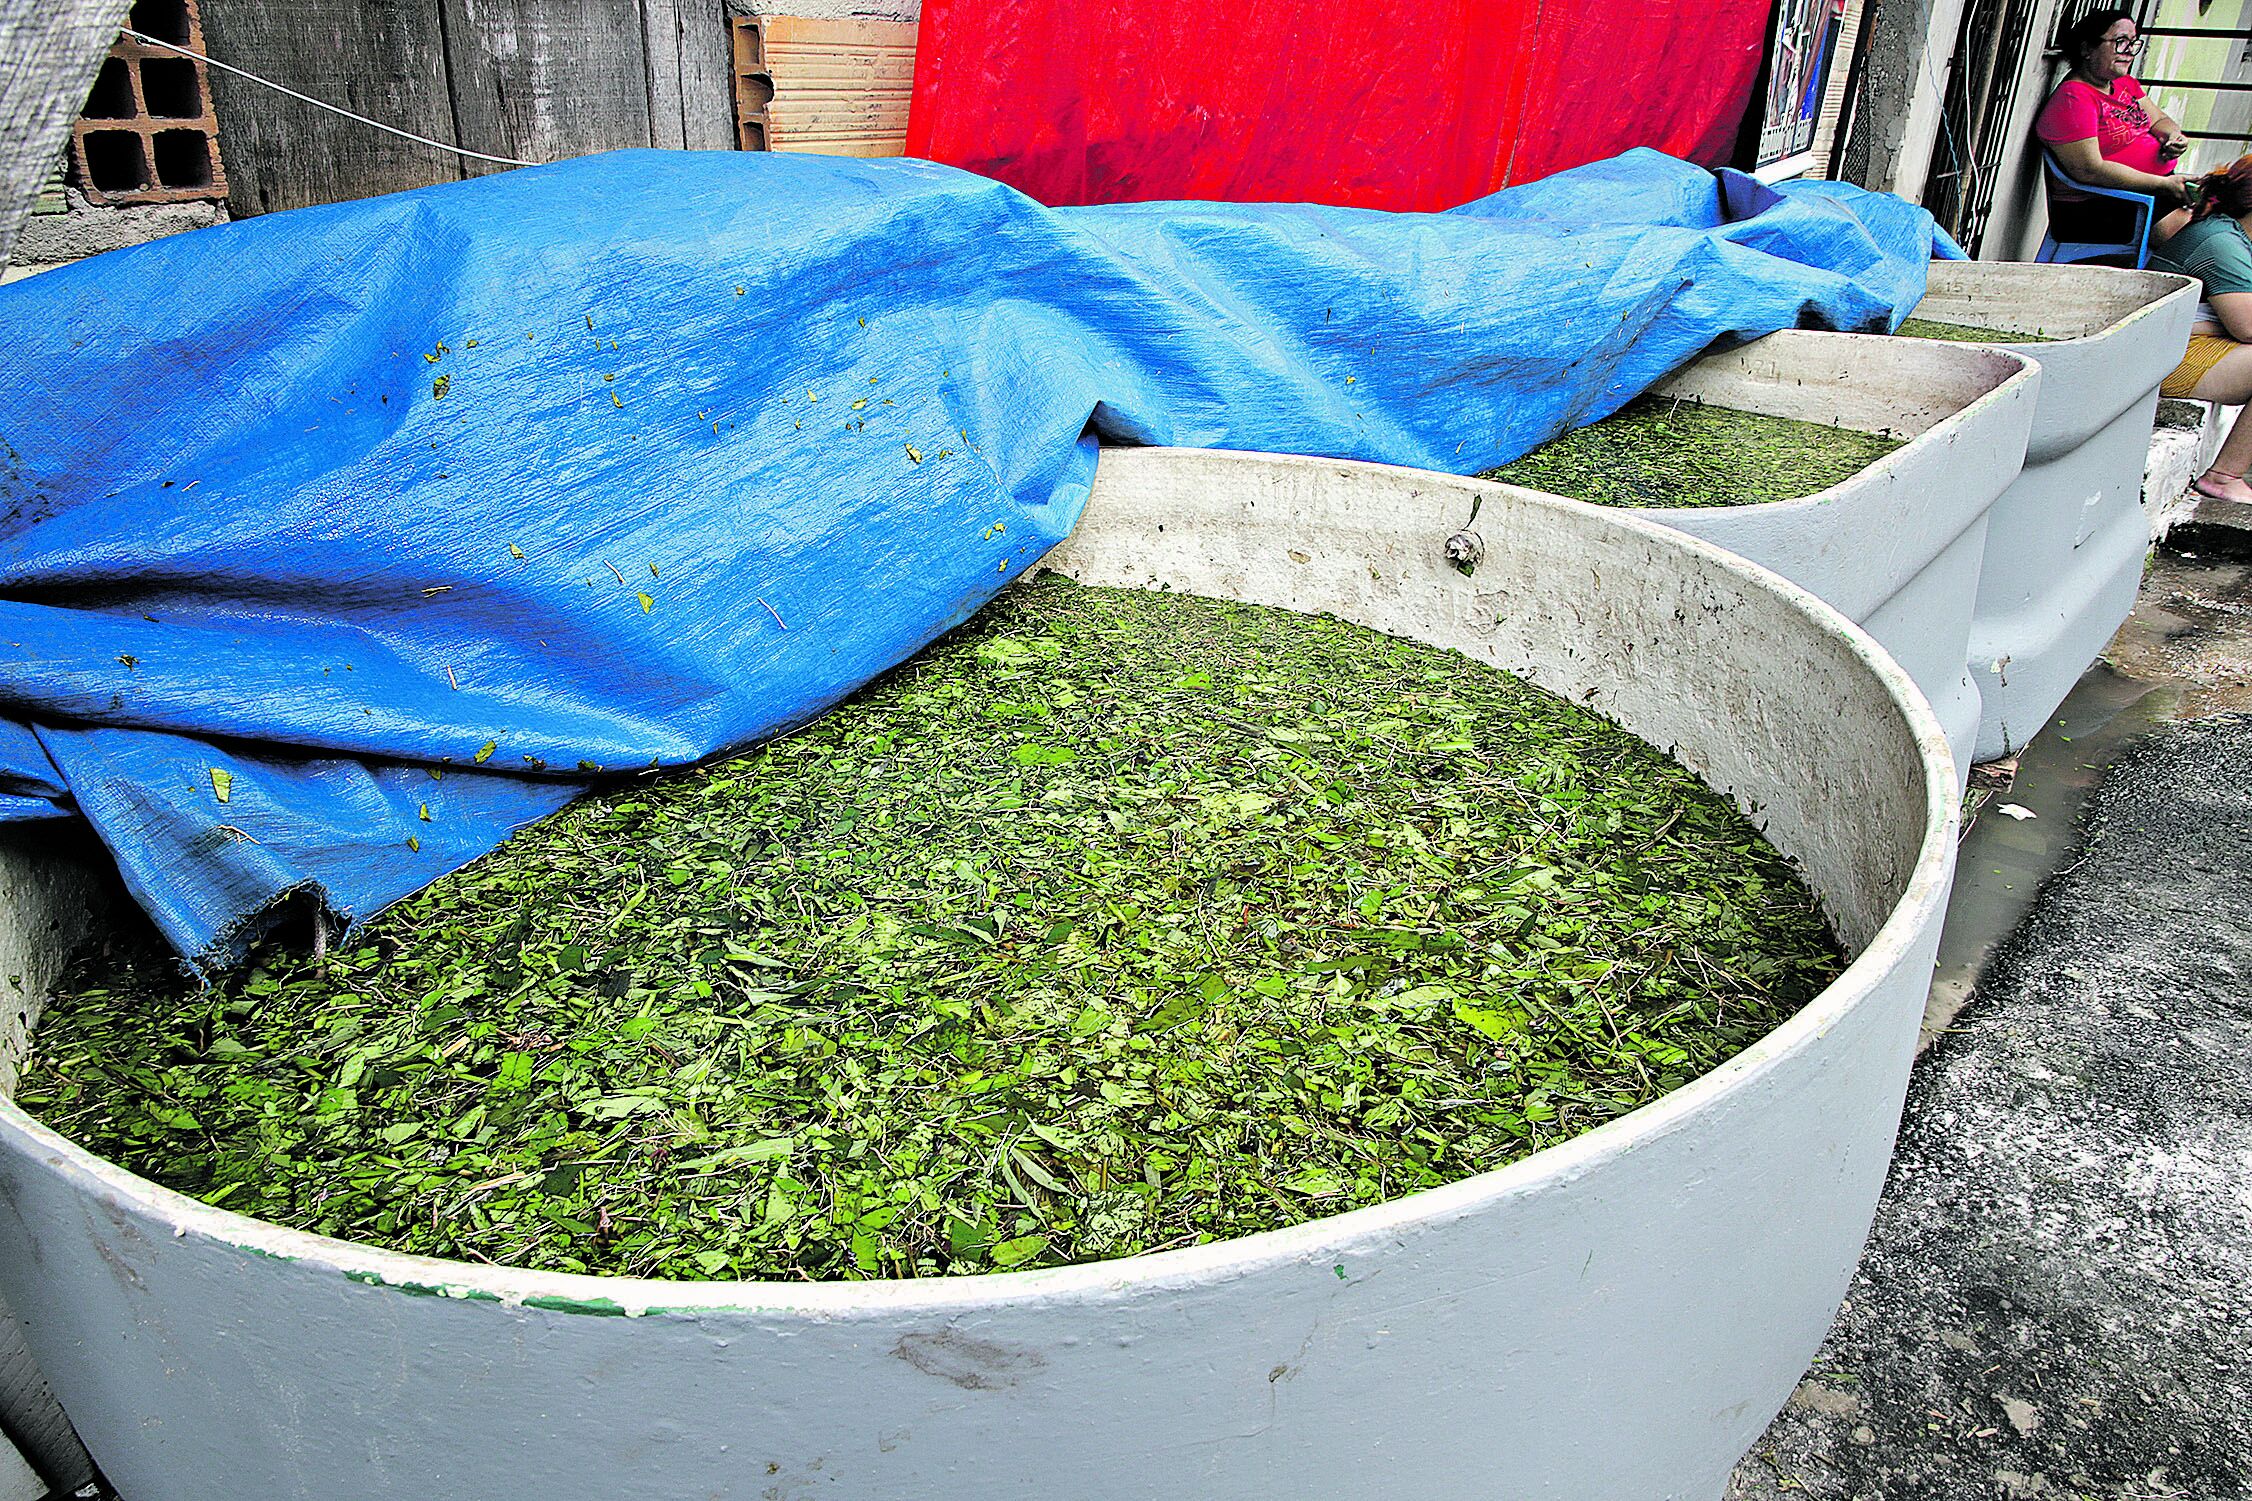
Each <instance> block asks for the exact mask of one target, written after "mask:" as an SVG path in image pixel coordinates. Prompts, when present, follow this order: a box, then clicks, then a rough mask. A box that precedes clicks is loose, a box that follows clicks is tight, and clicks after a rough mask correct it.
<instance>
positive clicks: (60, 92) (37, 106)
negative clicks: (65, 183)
mask: <svg viewBox="0 0 2252 1501" xmlns="http://www.w3.org/2000/svg"><path fill="white" fill-rule="evenodd" d="M125 9H126V0H61V3H48V4H40V5H0V265H4V264H6V262H7V259H8V248H9V247H10V246H11V245H13V244H15V242H16V230H17V228H18V227H19V226H20V225H21V224H22V223H23V217H24V215H25V214H26V213H27V212H29V211H30V208H31V205H32V200H33V199H34V198H35V197H37V196H38V194H39V192H40V189H41V186H42V185H43V184H44V183H45V182H46V181H47V177H48V174H49V173H51V172H52V171H53V170H54V166H55V159H56V157H57V156H58V155H60V154H61V151H62V146H63V142H64V140H65V139H67V138H68V136H69V135H70V122H71V118H72V117H73V116H74V115H76V114H77V113H78V106H79V105H80V104H81V103H83V102H84V100H85V98H86V91H87V90H88V89H89V88H92V87H93V84H94V73H95V70H96V69H98V68H99V67H100V66H101V63H102V55H103V53H104V52H105V51H107V50H108V48H109V44H110V38H111V37H113V36H115V35H116V34H117V27H118V23H119V22H121V21H123V20H124V19H125Z"/></svg>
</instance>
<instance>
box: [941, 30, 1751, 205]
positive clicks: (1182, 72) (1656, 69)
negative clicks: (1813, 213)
mask: <svg viewBox="0 0 2252 1501" xmlns="http://www.w3.org/2000/svg"><path fill="white" fill-rule="evenodd" d="M1767 13H1768V0H1611V3H1609V4H1607V5H1604V6H1600V7H1597V6H1593V5H1585V4H1570V3H1567V4H1560V5H1558V4H1545V3H1544V0H1393V3H1392V4H1389V5H1383V6H1372V5H1362V6H1327V5H1314V4H1307V3H1298V4H1287V3H1278V0H1209V3H1206V4H1201V5H1196V4H1184V3H1180V0H1173V3H1164V4H1159V3H1152V0H1084V3H1079V4H1069V5H1067V4H1062V3H1059V0H924V4H923V19H922V32H921V36H920V39H919V42H918V45H917V50H916V57H915V97H914V108H913V113H912V114H911V115H910V116H909V119H908V127H907V151H908V154H909V155H910V156H921V157H928V158H930V159H932V160H935V161H941V162H949V163H952V164H953V165H956V166H961V167H967V168H969V169H971V170H972V171H975V172H981V173H984V174H985V175H987V176H989V177H997V178H999V179H1000V180H1001V181H1003V182H1006V183H1009V184H1011V185H1012V186H1014V187H1017V188H1020V189H1022V190H1023V191H1025V192H1026V193H1029V194H1031V195H1032V196H1033V197H1034V198H1037V199H1039V200H1040V201H1041V202H1043V203H1049V204H1068V203H1121V202H1132V201H1137V200H1143V199H1154V198H1216V199H1224V200H1230V201H1234V202H1261V201H1285V202H1288V201H1301V202H1314V203H1334V204H1350V205H1356V206H1360V207H1366V208H1385V209H1442V208H1452V207H1453V206H1454V205H1456V204H1458V203H1462V202H1465V201H1467V200H1469V199H1471V198H1475V197H1478V196H1479V195H1481V194H1484V193H1489V192H1491V191H1493V190H1494V189H1496V188H1500V187H1505V186H1507V185H1509V184H1510V183H1515V182H1524V181H1527V180H1529V179H1531V178H1535V177H1544V176H1546V175H1548V174H1549V173H1551V172H1557V171H1561V170H1563V169H1564V168H1566V167H1574V166H1578V165H1579V164H1581V163H1582V162H1589V161H1594V160H1596V159H1597V158H1599V157H1605V156H1611V155H1615V154H1616V153H1618V152H1621V151H1624V150H1626V149H1627V148H1629V147H1632V146H1654V147H1656V148H1657V149H1658V150H1660V151H1665V152H1668V153H1670V154H1672V155H1675V156H1681V157H1686V158H1688V159H1690V160H1692V161H1698V162H1703V163H1706V164H1708V165H1719V164H1721V163H1723V162H1725V161H1726V159H1727V157H1728V154H1729V151H1730V149H1731V147H1732V146H1733V145H1734V143H1735V138H1736V128H1737V125H1738V123H1739V122H1740V121H1741V120H1742V118H1743V114H1744V111H1745V108H1746V106H1747V105H1748V104H1749V103H1750V102H1751V92H1752V85H1753V83H1754V81H1755V80H1756V78H1757V76H1758V73H1759V61H1760V49H1761V44H1762V42H1763V41H1764V39H1765V34H1766V27H1767Z"/></svg>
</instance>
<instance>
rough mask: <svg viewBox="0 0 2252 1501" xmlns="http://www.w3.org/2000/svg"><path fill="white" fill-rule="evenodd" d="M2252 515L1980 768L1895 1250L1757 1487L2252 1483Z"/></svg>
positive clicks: (2051, 1491)
mask: <svg viewBox="0 0 2252 1501" xmlns="http://www.w3.org/2000/svg"><path fill="white" fill-rule="evenodd" d="M2233 519H2234V518H2228V517H2223V518H2220V521H2221V523H2223V524H2222V525H2221V533H2222V535H2213V534H2209V533H2189V534H2186V535H2183V536H2181V540H2182V541H2183V542H2187V543H2190V544H2192V546H2193V548H2194V550H2195V551H2196V555H2195V556H2183V555H2181V554H2179V553H2169V552H2161V553H2160V554H2158V555H2157V558H2156V560H2155V562H2154V564H2153V567H2152V569H2151V571H2150V574H2149V575H2148V577H2147V578H2146V581H2145V586H2144V590H2143V596H2142V599H2141V601H2140V603H2139V604H2138V607H2137V610H2136V614H2135V617H2134V618H2133V619H2132V620H2130V621H2129V623H2128V625H2127V626H2126V627H2125V628H2124V629H2122V631H2121V632H2120V633H2119V636H2118V637H2117V638H2116V639H2115V640H2114V641H2113V643H2112V646H2111V648H2110V650H2109V651H2108V652H2107V661H2106V663H2105V664H2103V665H2101V666H2099V667H2098V668H2097V669H2096V670H2095V671H2093V672H2091V673H2090V674H2089V676H2088V677H2087V678H2086V679H2084V680H2083V681H2082V683H2081V685H2080V687H2079V688H2078V689H2077V690H2076V691H2075V693H2074V694H2073V696H2072V697H2071V698H2070V699H2068V700H2067V701H2066V703H2065V704H2064V706H2063V707H2062V708H2061V709H2060V710H2059V713H2058V717H2057V720H2056V721H2055V722H2054V723H2053V724H2052V725H2051V727H2050V729H2049V730H2048V732H2046V733H2045V734H2043V735H2042V736H2040V737H2038V738H2037V739H2036V740H2035V741H2034V742H2033V744H2032V745H2031V746H2029V747H2028V748H2027V750H2026V752H2025V754H2024V755H2023V756H2022V757H2021V758H2020V759H2019V761H2018V763H2017V764H2016V765H2015V766H2014V768H1999V769H1996V770H1994V771H1993V772H1990V773H1988V774H1985V775H1982V777H1981V781H1982V782H1983V783H1984V784H1985V788H1984V790H1983V794H1982V796H1981V799H1980V808H1979V817H1978V818H1977V821H1976V823H1975V824H1974V825H1973V826H1972V829H1971V832H1970V833H1969V835H1968V836H1967V837H1966V838H1965V841H1964V844H1963V858H1962V864H1961V868H1960V872H1959V874H1958V876H1957V882H1956V890H1955V897H1954V901H1953V903H1952V904H1951V906H1950V909H1949V914H1948V927H1947V934H1946V938H1945V940H1944V942H1943V944H1942V949H1941V956H1940V971H1939V974H1938V976H1937V979H1936V983H1935V985H1934V987H1933V1004H1932V1008H1931V1012H1930V1015H1929V1017H1928V1018H1927V1029H1926V1048H1925V1051H1924V1053H1923V1055H1922V1056H1921V1058H1920V1059H1919V1060H1918V1063H1917V1067H1916V1072H1915V1076H1914V1079H1913V1082H1912V1083H1911V1086H1910V1092H1909V1099H1908V1105H1907V1110H1906V1115H1905V1119H1904V1121H1903V1125H1902V1132H1901V1139H1900V1146H1899V1150H1898V1152H1897V1154H1896V1157H1895V1161H1894V1165H1893V1170H1892V1174H1891V1177H1890V1179H1889V1180H1888V1182H1887V1186H1886V1192H1885V1199H1884V1202H1883V1204H1882V1205H1881V1207H1880V1208H1879V1210H1878V1215H1877V1222H1876V1225H1875V1227H1874V1229H1873V1231H1872V1233H1871V1238H1870V1244H1869V1249H1868V1252H1867V1254H1866V1255H1865V1257H1864V1258H1863V1261H1862V1265H1861V1268H1860V1271H1859V1273H1858V1275H1857V1276H1856V1279H1855V1282H1854V1285H1853V1288H1852V1290H1851V1292H1850V1293H1849V1294H1848V1297H1847V1302H1846V1305H1845V1307H1844V1308H1843V1309H1842V1310H1841V1312H1840V1315H1839V1318H1838V1321H1837V1323H1836V1325H1835V1326H1834V1328H1833V1329H1832V1331H1831V1335H1830V1338H1829V1340H1828V1342H1827V1343H1826V1344H1825V1345H1824V1346H1823V1349H1822V1351H1821V1353H1820V1354H1819V1355H1818V1356H1817V1357H1816V1360H1815V1362H1814V1366H1813V1369H1812V1370H1811V1371H1810V1373H1809V1374H1808V1376H1807V1379H1806V1380H1805V1381H1804V1382H1803V1383H1802V1384H1801V1386H1800V1387H1799V1390H1798V1392H1797V1394H1796V1395H1795V1396H1794V1397H1793V1398H1792V1401H1791V1404H1790V1406H1789V1407H1788V1408H1786V1409H1785V1411H1784V1412H1783V1414H1782V1415H1781V1416H1780V1417H1779V1418H1777V1419H1776V1421H1775V1423H1774V1424H1773V1426H1772V1427H1770V1429H1769V1430H1768V1432H1767V1434H1766V1435H1765V1436H1764V1437H1763V1438H1762V1439H1761V1441H1760V1442H1759V1443H1758V1444H1757V1445H1755V1446H1754V1448H1753V1450H1752V1452H1751V1453H1750V1455H1749V1456H1747V1458H1746V1459H1745V1461H1744V1463H1743V1464H1742V1465H1741V1466H1740V1467H1739V1468H1738V1471H1737V1474H1736V1477H1735V1480H1734V1482H1733V1484H1732V1485H1731V1486H1730V1489H1729V1497H1730V1501H1755V1498H1756V1501H1766V1498H1782V1497H1804V1498H1838V1501H1957V1498H1960V1501H1972V1498H1977V1501H1997V1498H1998V1501H2034V1498H2045V1501H2046V1498H2053V1501H2068V1498H2089V1501H2097V1498H2100V1501H2241V1498H2246V1497H2252V1332H2247V1331H2252V1315H2248V1314H2247V1312H2246V1310H2245V1308H2244V1304H2245V1302H2246V1301H2247V1299H2248V1297H2252V1187H2248V1186H2252V712H2247V711H2252V566H2248V565H2247V563H2246V562H2245V561H2242V560H2241V559H2242V558H2246V557H2252V546H2243V548H2242V551H2241V552H2240V551H2239V547H2240V545H2242V544H2244V543H2252V521H2248V522H2247V524H2246V526H2245V528H2244V529H2243V530H2241V531H2238V532H2236V533H2235V534H2234V536H2233V538H2232V536H2230V535H2227V533H2229V532H2230V527H2229V526H2228V525H2227V524H2226V523H2228V522H2230V521H2232V520H2233ZM2011 810H2014V811H2015V813H2017V814H2031V815H2033V816H2031V817H2019V816H2013V813H2012V811H2011Z"/></svg>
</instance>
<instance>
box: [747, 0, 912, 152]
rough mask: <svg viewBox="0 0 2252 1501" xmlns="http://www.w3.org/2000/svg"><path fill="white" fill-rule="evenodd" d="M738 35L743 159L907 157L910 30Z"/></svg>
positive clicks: (772, 20) (857, 24) (800, 27)
mask: <svg viewBox="0 0 2252 1501" xmlns="http://www.w3.org/2000/svg"><path fill="white" fill-rule="evenodd" d="M734 26H735V36H734V53H735V59H734V64H735V114H736V122H737V128H738V130H739V131H740V133H741V144H742V146H743V148H744V149H745V150H748V151H759V150H765V151H813V152H823V153H827V154H829V155H832V156H898V155H900V154H902V153H903V152H905V151H906V149H907V104H908V99H909V97H910V96H911V95H912V94H913V93H914V84H915V32H916V27H915V23H914V22H912V21H868V20H821V19H812V18H808V17H802V16H749V17H738V18H737V19H736V20H735V22H734Z"/></svg>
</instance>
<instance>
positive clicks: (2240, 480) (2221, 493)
mask: <svg viewBox="0 0 2252 1501" xmlns="http://www.w3.org/2000/svg"><path fill="white" fill-rule="evenodd" d="M2208 477H2211V478H2213V479H2219V480H2224V481H2227V480H2233V481H2235V482H2236V484H2237V485H2238V487H2239V488H2240V489H2241V490H2243V491H2244V493H2242V494H2233V495H2232V494H2231V493H2229V491H2228V490H2227V489H2225V488H2223V487H2222V486H2221V485H2214V484H2208V483H2206V481H2207V478H2208ZM2189 487H2190V488H2191V489H2192V490H2195V491H2196V492H2197V493H2198V494H2200V495H2202V496H2204V497H2205V498H2206V499H2207V500H2226V501H2232V502H2234V503H2235V504H2237V505H2245V504H2248V503H2252V486H2247V485H2246V484H2245V480H2244V476H2243V475H2241V474H2227V473H2224V472H2222V471H2221V470H2218V469H2208V470H2206V471H2205V473H2204V474H2201V475H2199V476H2198V477H2197V478H2195V479H2193V480H2191V481H2190V482H2189Z"/></svg>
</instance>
